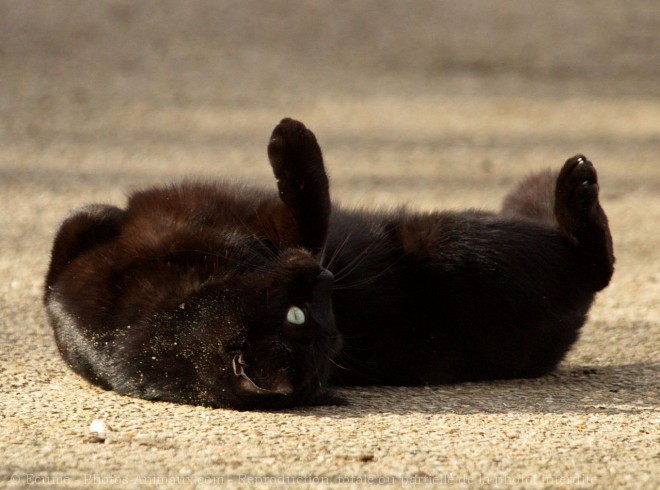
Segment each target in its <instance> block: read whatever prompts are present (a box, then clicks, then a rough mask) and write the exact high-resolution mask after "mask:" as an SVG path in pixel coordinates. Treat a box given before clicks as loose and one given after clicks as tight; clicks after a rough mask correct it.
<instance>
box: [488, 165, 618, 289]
mask: <svg viewBox="0 0 660 490" xmlns="http://www.w3.org/2000/svg"><path fill="white" fill-rule="evenodd" d="M598 193H599V186H598V175H597V173H596V169H595V167H594V166H593V164H592V163H591V162H590V161H589V160H587V158H586V157H584V156H583V155H576V156H574V157H573V158H569V159H568V160H567V161H566V163H565V164H564V166H563V167H562V169H561V170H560V171H559V173H556V172H551V171H549V170H547V171H545V172H541V173H538V174H536V175H532V176H530V177H528V178H526V179H524V180H523V181H522V182H521V183H520V184H518V186H517V187H516V188H515V189H514V190H513V191H512V192H511V193H510V194H509V195H508V196H507V197H506V198H505V200H504V204H503V206H502V212H501V214H502V215H503V216H509V217H517V218H524V219H529V220H533V221H537V222H541V223H543V224H545V225H547V226H551V227H553V228H557V229H558V230H559V231H560V232H561V233H562V234H563V235H564V236H565V237H567V238H568V239H569V240H570V241H571V242H572V243H573V244H574V245H575V246H576V247H577V250H578V252H579V254H580V256H581V260H582V262H583V263H584V264H585V265H586V267H587V269H588V273H589V276H590V279H591V282H592V284H593V287H594V288H595V290H596V291H599V290H601V289H603V288H605V287H606V286H607V285H608V284H609V282H610V279H611V278H612V274H613V272H614V252H613V246H612V236H611V234H610V229H609V224H608V221H607V216H606V215H605V212H604V211H603V208H602V207H601V205H600V202H599V199H598Z"/></svg>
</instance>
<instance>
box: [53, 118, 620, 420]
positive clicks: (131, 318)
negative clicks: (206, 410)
mask: <svg viewBox="0 0 660 490" xmlns="http://www.w3.org/2000/svg"><path fill="white" fill-rule="evenodd" d="M268 155H269V158H270V161H271V165H272V167H273V171H274V174H275V177H276V179H277V183H278V190H279V197H278V196H276V195H273V193H270V192H263V191H257V190H253V189H247V188H241V187H238V186H233V185H227V184H203V183H195V182H187V183H183V184H180V185H177V186H171V187H166V188H155V189H150V190H147V191H143V192H138V193H136V194H134V195H133V196H131V198H130V200H129V202H128V206H127V207H126V209H125V210H121V209H119V208H116V207H112V206H101V205H96V206H89V207H87V208H83V209H82V210H80V211H78V212H76V213H75V214H73V215H72V216H71V217H70V218H68V219H67V220H66V221H65V222H64V223H63V225H62V227H61V229H60V231H59V233H58V235H57V237H56V239H55V243H54V246H53V252H52V260H51V266H50V269H49V271H48V275H47V278H46V293H45V303H46V305H47V309H48V313H49V317H50V320H51V323H52V325H53V328H54V330H55V337H56V340H57V344H58V347H59V349H60V352H61V353H62V356H63V357H64V359H65V360H66V361H67V362H68V364H69V365H70V366H71V367H72V368H73V369H74V370H75V371H76V372H78V373H79V374H81V375H82V376H84V377H86V378H87V379H89V380H90V381H92V382H94V383H96V384H98V385H100V386H102V387H104V388H108V389H113V390H116V391H117V392H119V393H124V394H130V395H133V396H138V397H143V398H147V399H158V400H169V401H174V402H180V403H192V404H203V405H209V406H224V407H234V408H239V409H249V408H278V407H284V406H292V405H299V404H320V403H338V402H339V401H340V400H339V399H337V398H336V397H334V396H333V395H332V393H331V392H330V391H329V390H328V385H329V384H335V385H354V384H363V385H369V384H390V385H422V384H436V383H455V382H460V381H474V380H487V379H501V378H518V377H535V376H541V375H543V374H546V373H548V372H549V371H551V370H552V369H554V368H555V367H556V365H557V364H558V363H559V361H560V360H561V359H562V358H563V356H564V355H565V354H566V352H567V351H568V349H569V348H570V346H571V345H572V344H573V343H574V342H575V340H576V339H577V337H578V333H579V329H580V327H581V326H582V325H583V324H584V322H585V320H586V315H587V312H588V310H589V307H590V305H591V303H592V301H593V299H594V296H595V294H596V292H597V291H599V290H601V289H603V288H604V287H605V286H607V284H608V282H609V280H610V277H611V275H612V272H613V263H614V256H613V253H612V241H611V237H610V233H609V228H608V224H607V218H606V217H605V214H604V212H603V210H602V208H601V207H600V204H599V202H598V183H597V176H596V171H595V169H594V167H593V165H592V164H591V162H589V161H588V160H587V159H586V158H585V157H583V156H580V155H578V156H576V157H574V158H571V159H569V160H568V161H567V162H566V163H565V165H564V167H563V168H562V169H561V171H560V172H559V174H558V175H556V174H552V173H551V172H545V173H541V174H538V175H537V176H534V177H531V178H529V179H527V180H525V181H523V182H522V183H521V184H520V185H519V187H518V188H517V189H515V190H514V191H513V192H512V193H511V195H509V196H508V197H507V198H506V200H505V204H504V207H503V209H502V211H501V212H500V213H499V214H494V213H483V212H474V211H468V212H464V213H409V212H407V211H404V210H399V211H396V212H388V213H384V212H381V213H378V212H366V211H345V210H342V209H339V208H337V207H333V210H332V212H331V209H330V198H329V193H328V179H327V177H326V174H325V170H324V168H323V159H322V156H321V151H320V148H319V147H318V144H317V143H316V138H315V137H314V135H313V134H312V132H311V131H309V130H308V129H307V128H305V126H304V125H303V124H302V123H299V122H297V121H294V120H291V119H284V120H283V121H282V122H281V123H280V124H279V125H278V126H277V127H276V128H275V130H274V132H273V135H272V138H271V141H270V143H269V146H268ZM333 275H334V284H333ZM292 307H295V308H292ZM301 319H302V320H303V321H302V324H301Z"/></svg>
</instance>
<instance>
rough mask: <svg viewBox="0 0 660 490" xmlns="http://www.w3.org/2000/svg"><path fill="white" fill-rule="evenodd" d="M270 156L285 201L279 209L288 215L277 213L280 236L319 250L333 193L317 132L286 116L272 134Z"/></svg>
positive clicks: (295, 243) (297, 244)
mask: <svg viewBox="0 0 660 490" xmlns="http://www.w3.org/2000/svg"><path fill="white" fill-rule="evenodd" d="M268 158H269V160H270V164H271V166H272V167H273V173H274V174H275V178H276V179H277V188H278V190H279V195H280V199H281V201H282V203H283V204H284V206H283V207H282V208H280V209H279V210H278V211H279V212H281V213H284V214H285V215H286V216H280V217H279V218H280V219H277V218H278V217H276V220H277V221H278V222H279V223H278V225H276V226H277V227H278V232H279V234H280V236H281V237H284V238H285V240H284V241H285V245H296V246H301V247H304V248H306V249H308V250H310V251H311V252H313V253H318V252H319V251H320V250H321V249H322V248H323V245H324V243H325V239H326V236H327V233H328V220H329V217H330V194H329V191H328V177H327V175H326V173H325V169H324V167H323V156H322V155H321V148H319V145H318V143H317V142H316V137H315V136H314V133H312V132H311V131H310V130H309V129H307V128H306V127H305V125H304V124H303V123H301V122H299V121H296V120H293V119H289V118H286V119H282V121H281V122H280V123H279V124H278V125H277V126H276V127H275V129H274V130H273V134H272V135H271V139H270V142H269V144H268ZM291 226H293V227H294V228H295V229H289V228H290V227H291ZM287 242H288V243H287Z"/></svg>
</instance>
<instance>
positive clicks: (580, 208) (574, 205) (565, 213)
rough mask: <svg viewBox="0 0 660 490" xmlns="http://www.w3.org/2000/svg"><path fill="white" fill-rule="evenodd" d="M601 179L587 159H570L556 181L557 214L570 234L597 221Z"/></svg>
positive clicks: (575, 157) (580, 156)
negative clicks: (599, 181) (599, 180)
mask: <svg viewBox="0 0 660 490" xmlns="http://www.w3.org/2000/svg"><path fill="white" fill-rule="evenodd" d="M598 190H599V188H598V175H597V173H596V168H595V167H594V165H593V164H592V163H591V162H590V161H589V160H588V159H587V158H586V157H585V156H584V155H576V156H574V157H573V158H569V159H568V160H567V161H566V163H565V164H564V166H563V167H562V169H561V171H560V172H559V176H558V177H557V185H556V188H555V214H556V215H557V220H558V221H559V223H560V224H561V225H563V226H564V227H565V228H567V231H570V232H573V231H574V229H575V228H577V227H581V226H584V225H586V224H589V222H591V221H593V220H596V219H598V217H599V213H598V207H599V206H598Z"/></svg>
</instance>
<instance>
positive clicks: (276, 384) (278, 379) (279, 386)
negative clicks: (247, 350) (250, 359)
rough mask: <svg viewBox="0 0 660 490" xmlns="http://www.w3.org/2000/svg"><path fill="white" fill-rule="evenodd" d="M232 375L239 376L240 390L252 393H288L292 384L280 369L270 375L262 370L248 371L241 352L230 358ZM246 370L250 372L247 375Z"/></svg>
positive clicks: (291, 390) (291, 389)
mask: <svg viewBox="0 0 660 490" xmlns="http://www.w3.org/2000/svg"><path fill="white" fill-rule="evenodd" d="M231 364H232V368H233V370H234V375H235V376H236V377H238V378H239V380H238V388H239V390H240V391H241V392H244V393H247V394H252V395H290V394H292V393H293V385H292V384H291V381H290V380H289V378H288V376H287V375H286V373H285V372H284V371H282V370H280V371H277V372H275V373H274V374H272V375H269V374H268V373H264V372H263V370H255V371H253V372H252V371H250V369H249V366H248V363H247V362H246V361H245V359H244V358H243V354H236V355H235V356H234V358H233V359H232V362H231ZM248 372H250V374H249V375H248Z"/></svg>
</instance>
